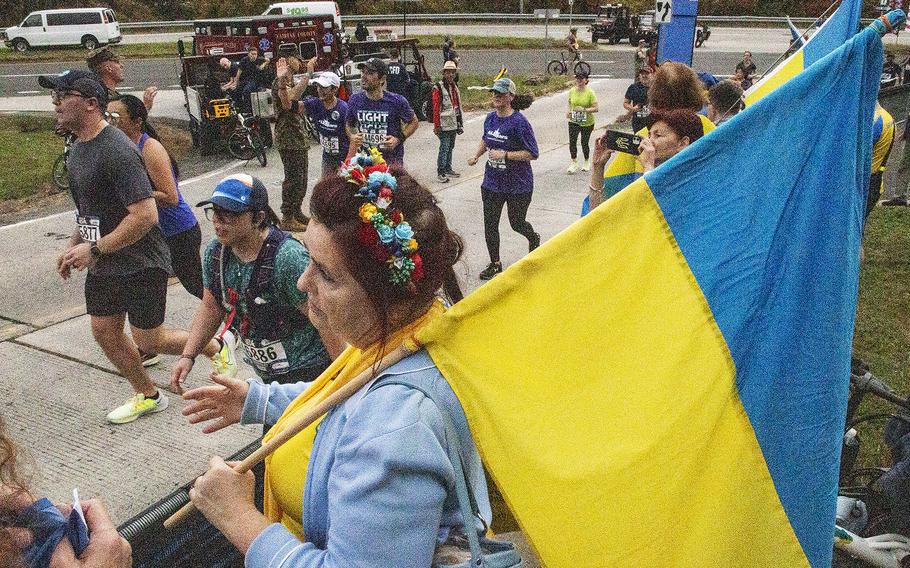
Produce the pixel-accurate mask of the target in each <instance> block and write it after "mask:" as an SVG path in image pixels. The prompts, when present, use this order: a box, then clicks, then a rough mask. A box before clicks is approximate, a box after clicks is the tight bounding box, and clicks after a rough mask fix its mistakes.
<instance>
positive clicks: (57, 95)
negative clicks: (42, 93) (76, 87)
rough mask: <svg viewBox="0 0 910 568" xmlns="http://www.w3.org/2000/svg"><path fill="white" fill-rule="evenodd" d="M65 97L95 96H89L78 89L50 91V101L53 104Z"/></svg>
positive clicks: (87, 97) (85, 97) (88, 97)
mask: <svg viewBox="0 0 910 568" xmlns="http://www.w3.org/2000/svg"><path fill="white" fill-rule="evenodd" d="M67 97H80V98H83V99H94V98H95V97H90V96H88V95H84V94H82V93H80V92H78V91H62V90H61V91H51V102H53V103H54V104H59V103H60V102H62V101H63V99H65V98H67Z"/></svg>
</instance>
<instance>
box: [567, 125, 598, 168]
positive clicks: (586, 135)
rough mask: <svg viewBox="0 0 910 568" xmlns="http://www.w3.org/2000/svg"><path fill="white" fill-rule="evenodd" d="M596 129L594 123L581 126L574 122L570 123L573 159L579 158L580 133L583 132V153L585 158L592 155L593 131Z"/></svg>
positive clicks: (571, 154)
mask: <svg viewBox="0 0 910 568" xmlns="http://www.w3.org/2000/svg"><path fill="white" fill-rule="evenodd" d="M593 131H594V125H593V124H592V125H591V126H581V125H579V124H575V123H574V122H570V123H569V155H570V156H572V159H573V160H574V159H576V158H578V135H579V134H581V153H582V154H584V156H585V160H587V159H588V157H589V156H590V155H591V146H590V144H591V132H593Z"/></svg>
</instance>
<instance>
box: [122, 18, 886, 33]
mask: <svg viewBox="0 0 910 568" xmlns="http://www.w3.org/2000/svg"><path fill="white" fill-rule="evenodd" d="M402 17H403V16H402V14H370V15H360V16H356V15H355V16H342V17H341V21H342V22H344V23H345V24H355V23H357V22H363V23H365V24H370V23H395V22H399V21H401V20H402ZM595 18H596V16H595V15H594V14H572V16H571V18H570V16H569V14H560V15H559V16H556V17H552V18H550V20H551V21H556V22H560V23H561V22H568V21H569V20H570V19H571V20H572V22H573V23H575V22H578V23H582V24H584V23H587V22H593V21H594V19H595ZM543 19H544V18H543V17H541V16H535V15H534V14H408V21H409V22H437V21H448V22H495V21H507V22H515V21H521V22H526V23H527V22H539V21H541V20H543ZM791 20H792V21H793V23H794V24H796V25H798V26H809V25H811V24H812V23H813V22H814V21H815V18H791ZM698 21H699V22H704V23H706V24H765V25H767V24H780V25H781V26H785V25H786V23H787V18H785V17H779V16H699V17H698ZM869 22H871V20H863V23H866V24H867V23H869ZM191 27H193V20H179V21H162V22H121V23H120V29H122V30H142V29H159V28H191Z"/></svg>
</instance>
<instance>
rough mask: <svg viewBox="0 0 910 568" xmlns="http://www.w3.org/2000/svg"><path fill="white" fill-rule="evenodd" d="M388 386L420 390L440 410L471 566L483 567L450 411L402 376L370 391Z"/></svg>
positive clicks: (473, 514)
mask: <svg viewBox="0 0 910 568" xmlns="http://www.w3.org/2000/svg"><path fill="white" fill-rule="evenodd" d="M387 385H402V386H405V387H409V388H412V389H415V390H419V391H420V392H422V393H423V394H424V396H426V397H427V398H428V399H430V400H431V401H432V402H433V404H435V405H436V408H438V409H439V414H440V416H442V424H443V428H444V429H445V433H446V441H447V442H448V454H449V461H451V462H452V467H453V468H454V469H455V494H456V496H457V497H458V508H459V510H460V511H461V517H462V520H463V521H464V525H465V526H464V532H465V536H467V538H468V545H469V546H470V547H471V564H472V565H473V566H482V565H483V551H482V550H481V548H480V538H479V537H478V536H477V530H476V529H475V527H474V526H473V525H474V519H475V518H476V516H477V515H478V514H479V513H477V511H476V510H475V509H476V508H475V507H472V506H471V505H472V503H475V502H476V501H475V499H474V498H473V494H472V493H471V490H470V488H469V487H468V481H467V477H466V475H465V472H464V464H463V463H462V457H461V443H460V442H459V440H458V432H457V431H456V430H455V427H454V426H453V425H452V421H451V419H450V418H449V413H448V411H447V410H446V409H445V408H443V407H442V406H440V405H439V404H438V403H437V402H436V400H435V399H434V398H433V395H432V394H430V393H429V392H428V391H427V390H426V389H425V388H423V387H422V386H421V385H418V384H416V383H413V382H410V381H408V380H407V379H406V378H404V377H402V376H398V377H396V378H395V379H394V380H389V381H381V382H380V381H377V382H376V383H373V386H371V387H370V390H373V389H376V388H380V387H384V386H387ZM469 525H470V526H469Z"/></svg>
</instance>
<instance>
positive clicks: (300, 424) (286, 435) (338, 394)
mask: <svg viewBox="0 0 910 568" xmlns="http://www.w3.org/2000/svg"><path fill="white" fill-rule="evenodd" d="M412 353H413V351H411V350H409V349H408V348H407V347H405V346H404V345H401V346H399V347H398V348H397V349H396V350H395V351H392V352H391V353H389V354H388V355H386V356H385V357H383V358H382V360H381V361H380V362H379V365H378V366H377V367H376V370H375V372H374V369H373V367H370V368H368V369H366V370H365V371H363V372H362V373H360V374H359V375H357V376H356V377H354V379H352V380H351V382H349V383H348V384H346V385H344V386H343V387H341V388H340V389H338V390H337V391H335V392H333V393H332V394H330V395H329V396H328V397H326V399H325V400H323V401H322V402H320V403H318V404H317V405H316V406H314V407H313V408H312V409H310V411H309V412H307V413H306V414H304V415H303V416H301V417H300V418H299V419H298V420H297V421H296V422H293V423H291V424H289V425H288V426H287V428H285V429H284V430H282V431H281V432H279V433H278V434H276V435H275V437H274V438H272V439H271V440H269V441H268V442H266V443H265V444H263V445H262V446H260V447H259V449H258V450H256V451H255V452H253V453H252V454H250V455H249V456H247V458H246V459H244V460H243V461H241V462H240V463H238V464H237V465H235V466H234V471H236V472H237V473H246V472H248V471H249V470H250V469H252V468H253V466H255V465H256V464H258V463H259V462H261V461H262V460H264V459H265V458H267V457H268V456H270V455H271V454H272V453H273V452H274V451H275V450H277V449H278V448H279V447H280V446H281V445H282V444H284V443H285V442H287V441H288V440H290V439H291V438H293V437H294V436H296V435H297V434H299V433H300V432H301V431H303V429H304V428H306V427H307V426H309V425H310V424H312V423H313V422H315V421H316V420H317V419H318V418H319V417H320V416H323V415H324V414H325V413H326V412H328V411H329V410H331V409H332V408H334V407H335V406H337V405H339V404H341V403H342V402H344V401H345V400H347V399H348V398H350V397H351V395H353V394H354V393H356V392H357V391H359V390H360V389H361V388H363V387H364V386H365V385H366V384H367V383H369V382H370V381H371V380H373V377H375V376H376V375H378V374H379V373H381V372H382V371H384V370H385V369H387V368H389V367H390V366H392V365H394V364H395V363H397V362H399V361H401V360H402V359H404V358H405V357H407V356H408V355H411V354H412ZM195 508H196V507H195V506H194V505H193V503H192V502H190V503H187V504H186V505H184V506H183V507H181V508H180V510H179V511H177V512H176V513H174V514H173V515H171V516H170V517H168V518H167V519H165V520H164V528H166V529H170V528H172V527H174V526H175V525H177V524H179V523H180V522H181V521H183V520H184V519H186V517H187V516H188V515H189V514H190V513H192V512H193V510H194V509H195Z"/></svg>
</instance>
